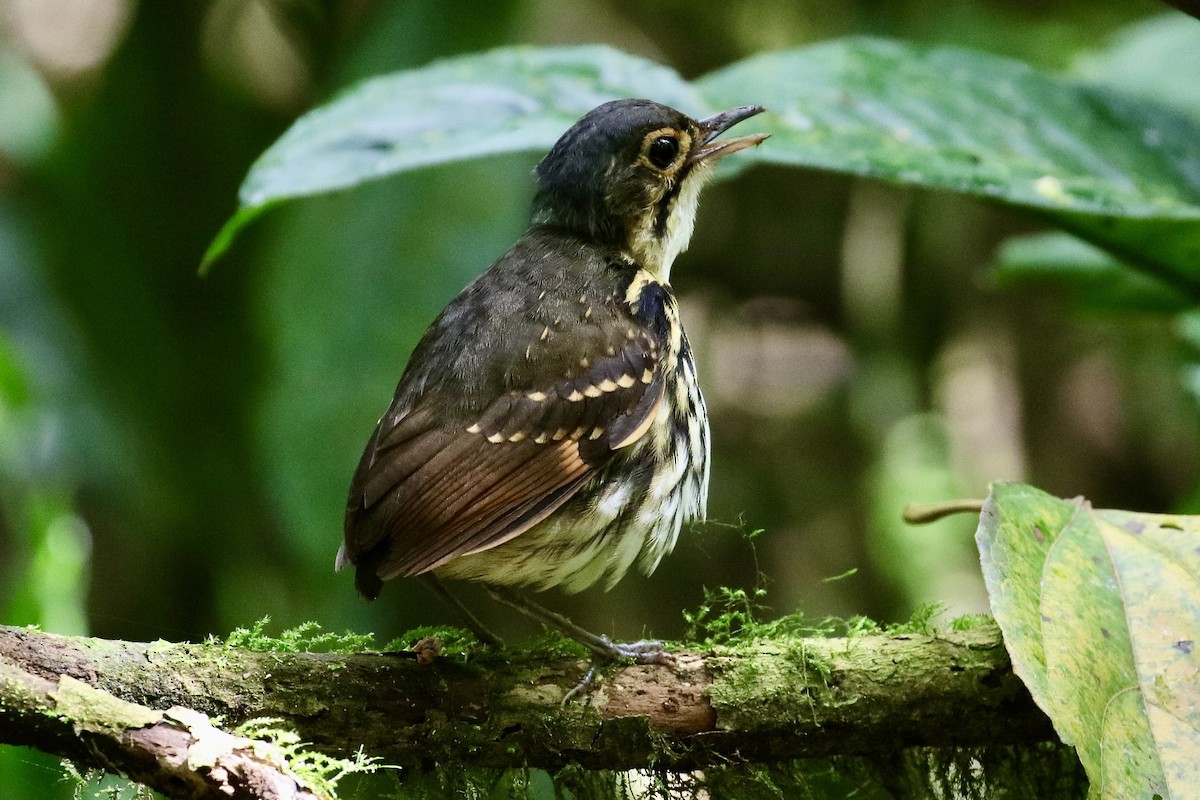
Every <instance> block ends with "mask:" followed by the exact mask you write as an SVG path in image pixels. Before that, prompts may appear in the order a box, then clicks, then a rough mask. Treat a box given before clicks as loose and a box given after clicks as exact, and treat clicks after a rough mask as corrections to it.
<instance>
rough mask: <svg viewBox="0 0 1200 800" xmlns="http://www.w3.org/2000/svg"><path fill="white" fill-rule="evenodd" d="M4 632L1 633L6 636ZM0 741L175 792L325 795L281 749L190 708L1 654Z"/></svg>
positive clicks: (287, 798) (308, 798)
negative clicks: (135, 699) (122, 693)
mask: <svg viewBox="0 0 1200 800" xmlns="http://www.w3.org/2000/svg"><path fill="white" fill-rule="evenodd" d="M0 635H3V634H0ZM0 723H3V724H2V725H0V741H3V742H8V743H10V744H22V745H28V746H30V747H36V748H38V749H40V750H45V751H46V752H49V753H53V754H55V755H59V756H63V757H65V758H70V759H71V760H73V761H75V762H76V763H78V764H84V765H88V766H94V767H99V768H102V769H106V770H109V771H111V772H120V773H122V774H124V775H127V776H129V777H130V778H132V779H134V780H136V781H138V782H140V783H144V784H146V785H147V786H150V787H151V788H154V789H157V790H159V791H161V792H163V793H164V794H166V795H168V796H169V797H177V798H188V799H189V800H191V799H192V798H194V799H195V800H229V798H255V799H258V798H261V799H262V800H324V798H326V795H324V794H321V793H319V792H317V791H314V790H313V789H311V788H309V787H307V786H305V785H304V782H303V781H302V780H300V779H299V778H297V777H296V776H295V775H292V774H290V773H289V770H288V768H287V764H286V763H285V762H284V760H283V759H282V758H281V757H280V756H279V754H278V753H276V752H274V751H272V750H271V749H270V748H269V747H266V746H264V745H263V744H262V743H258V742H253V741H251V740H249V739H245V738H241V737H236V736H231V735H230V734H228V733H225V732H224V731H222V730H219V729H218V728H215V727H213V726H212V724H211V723H210V722H209V721H208V719H207V718H206V717H205V716H204V715H203V714H198V713H197V712H195V711H192V710H190V709H187V708H179V707H175V708H169V709H167V710H165V711H155V710H153V709H150V708H147V707H145V706H142V705H138V704H136V703H131V702H127V701H125V700H121V699H120V698H117V697H114V696H113V695H112V694H109V693H108V692H106V691H104V690H102V689H97V688H95V687H93V686H91V685H89V684H88V683H85V682H83V681H80V680H78V679H76V678H74V677H72V676H71V675H69V674H63V675H60V676H56V677H54V678H47V677H43V676H41V675H37V674H34V673H31V672H27V671H25V670H24V669H22V668H21V667H19V666H17V665H15V664H13V663H11V662H9V661H7V660H6V659H4V658H0Z"/></svg>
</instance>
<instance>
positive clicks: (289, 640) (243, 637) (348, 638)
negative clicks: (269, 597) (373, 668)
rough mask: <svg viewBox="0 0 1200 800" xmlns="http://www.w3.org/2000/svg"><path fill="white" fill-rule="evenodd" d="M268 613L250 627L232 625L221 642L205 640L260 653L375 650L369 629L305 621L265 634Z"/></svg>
mask: <svg viewBox="0 0 1200 800" xmlns="http://www.w3.org/2000/svg"><path fill="white" fill-rule="evenodd" d="M270 623H271V618H270V617H263V618H262V619H260V620H258V621H257V622H255V623H254V624H253V625H251V626H250V627H249V628H234V630H233V632H232V633H230V634H229V636H227V637H225V640H224V641H223V642H222V641H221V640H219V639H216V638H214V637H210V638H209V640H208V644H212V645H222V646H224V647H227V648H230V649H239V650H254V651H257V652H262V653H345V654H351V653H361V652H364V651H366V652H371V651H375V646H374V645H375V636H374V635H373V634H370V633H353V632H351V631H345V632H344V633H333V632H331V631H323V630H321V626H320V625H319V624H317V623H316V622H304V623H301V624H300V625H297V626H296V627H294V628H288V629H286V630H284V631H283V632H282V633H280V634H279V635H278V636H270V635H268V634H267V632H266V629H267V625H269V624H270Z"/></svg>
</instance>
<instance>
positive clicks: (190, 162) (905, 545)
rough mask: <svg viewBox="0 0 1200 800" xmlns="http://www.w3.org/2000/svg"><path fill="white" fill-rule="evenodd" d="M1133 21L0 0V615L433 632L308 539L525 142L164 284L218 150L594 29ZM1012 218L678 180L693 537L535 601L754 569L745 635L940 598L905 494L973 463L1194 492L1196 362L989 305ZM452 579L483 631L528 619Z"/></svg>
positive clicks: (858, 191) (945, 581)
mask: <svg viewBox="0 0 1200 800" xmlns="http://www.w3.org/2000/svg"><path fill="white" fill-rule="evenodd" d="M1166 11H1167V9H1166V6H1164V5H1162V4H1159V3H1155V2H1151V1H1150V0H1076V1H1074V2H1047V1H1046V0H1041V1H1035V0H1018V1H1016V2H1014V0H959V2H955V3H931V2H921V1H919V0H878V1H877V2H867V1H866V0H859V1H858V2H838V3H833V2H818V1H816V0H761V1H760V2H746V3H708V4H704V3H695V2H686V3H685V2H681V1H680V0H657V1H656V2H644V1H643V0H639V1H637V2H635V0H612V1H611V2H582V1H578V0H573V1H572V2H550V0H487V2H482V0H463V1H462V2H455V3H441V2H432V0H424V1H422V2H417V1H413V2H382V1H380V0H374V1H373V0H346V1H345V2H332V0H326V1H324V2H322V1H321V0H213V1H212V2H199V0H186V1H185V2H163V1H162V0H141V1H140V2H138V1H137V0H0V621H2V622H4V623H8V624H19V625H24V624H40V625H41V626H42V627H43V628H45V629H47V630H50V631H54V632H59V633H91V634H94V635H98V636H106V637H121V638H127V639H139V640H148V639H156V638H165V639H171V640H197V639H200V638H202V637H204V636H206V635H207V634H210V633H213V634H223V633H227V632H228V631H229V630H230V629H231V628H233V627H235V626H246V625H249V624H251V623H253V622H254V621H255V620H257V619H259V618H261V617H263V616H265V615H269V616H270V617H271V618H272V620H273V623H272V629H273V630H278V629H280V628H283V627H289V626H293V625H297V624H300V623H302V622H305V621H308V620H314V621H317V622H319V623H320V624H321V625H322V626H324V627H325V628H331V629H345V628H351V629H355V630H358V631H374V632H375V633H376V634H378V636H379V637H380V639H381V640H384V641H386V640H388V639H390V638H393V637H395V636H398V635H399V634H401V633H402V632H404V631H405V630H407V629H409V628H413V627H416V626H418V625H426V624H437V623H447V622H453V621H454V618H453V617H452V616H451V615H450V614H449V613H448V612H447V611H446V610H445V609H444V608H443V607H442V606H441V605H439V604H438V603H437V602H436V601H434V600H433V599H432V598H431V597H430V596H428V595H427V594H426V593H425V592H424V590H423V589H422V588H421V587H420V586H419V585H416V584H415V582H411V581H409V582H404V581H400V582H396V583H394V584H391V585H389V586H388V587H387V590H386V591H385V593H384V595H383V597H382V598H381V599H380V600H379V601H378V602H376V603H374V604H370V605H368V604H367V603H365V602H364V601H362V600H361V599H360V598H358V597H357V596H356V595H355V594H354V591H353V588H352V579H351V577H350V576H349V575H348V574H341V575H335V574H334V573H333V572H332V563H333V555H334V552H335V550H336V549H337V546H338V543H339V539H340V535H341V534H340V531H341V515H342V509H343V505H344V499H345V491H346V488H347V485H348V482H349V478H350V475H351V472H352V471H353V468H354V465H355V463H356V462H357V459H358V456H359V454H360V452H361V448H362V446H363V444H364V443H365V441H366V438H367V436H368V435H369V433H370V431H371V428H372V426H373V424H374V422H375V420H376V418H377V417H378V416H379V414H380V413H382V411H383V410H384V408H385V407H386V405H387V403H388V400H389V398H390V396H391V392H392V390H393V388H394V386H395V382H396V379H397V378H398V377H399V374H400V372H401V370H402V369H403V366H404V363H405V360H406V358H407V355H408V353H409V352H410V351H411V349H412V347H413V346H414V344H415V343H416V341H417V338H418V337H419V335H420V333H421V332H422V330H423V329H424V327H425V326H426V325H427V324H428V323H429V322H430V321H431V320H432V318H433V317H434V316H435V315H436V313H437V312H438V310H440V308H441V307H442V305H443V304H444V303H446V302H447V301H448V300H449V299H450V298H451V297H453V295H454V294H455V293H457V291H458V290H459V289H460V288H461V287H462V286H463V285H464V284H465V283H466V282H467V281H469V280H470V279H471V278H472V277H473V276H474V275H475V274H477V273H478V272H479V271H481V270H482V269H484V268H485V267H486V266H487V264H488V263H490V261H491V260H492V259H494V258H495V257H496V256H498V255H499V254H500V253H501V252H503V250H504V249H505V248H506V247H507V246H508V245H509V244H510V243H511V242H512V241H513V240H514V239H515V238H516V237H517V236H518V235H519V234H520V233H521V231H522V230H523V228H524V226H525V222H526V207H527V204H528V201H529V199H530V197H531V190H532V182H531V175H530V173H531V170H532V167H533V165H534V164H535V163H536V160H537V156H536V155H535V154H529V155H522V156H506V157H503V158H492V159H487V160H481V161H476V162H471V163H467V164H460V165H455V166H449V167H438V168H433V169H427V170H423V171H418V172H412V173H407V174H403V175H401V176H398V177H396V178H393V179H389V180H386V181H383V182H379V183H374V184H370V185H366V186H363V187H360V188H356V189H354V190H353V191H350V192H346V193H342V194H338V195H334V196H328V197H321V198H314V199H309V200H304V201H301V202H297V203H294V204H291V205H289V206H287V207H284V208H280V209H278V210H275V211H273V212H271V213H269V214H268V215H267V216H266V217H265V219H263V220H262V221H260V222H258V223H256V224H255V225H254V226H253V227H252V228H251V230H250V231H249V233H248V234H247V235H245V236H243V237H242V238H241V239H240V240H239V241H238V243H237V244H236V246H235V247H234V249H233V251H232V252H231V253H230V254H229V255H228V256H226V257H225V258H224V259H222V260H221V261H220V262H219V263H218V264H217V265H216V267H215V268H214V269H213V270H212V272H211V274H209V275H208V276H207V277H206V278H203V279H202V278H200V277H198V276H197V266H198V264H199V261H200V258H201V255H202V254H203V252H204V249H205V247H206V246H207V244H208V242H209V241H210V239H211V238H212V236H213V235H214V234H215V233H216V231H217V230H218V228H219V227H220V225H221V223H222V222H223V221H224V220H225V219H226V218H227V217H228V216H229V215H230V214H231V213H232V212H233V210H234V208H235V204H236V190H237V186H238V184H239V182H240V180H241V178H242V177H243V176H244V175H245V173H246V170H247V169H248V167H249V165H250V163H251V162H252V160H253V159H254V158H255V156H256V155H257V154H259V153H260V152H261V151H262V150H263V149H265V148H266V147H267V146H268V145H269V144H270V143H271V142H272V141H273V140H274V139H275V138H276V137H277V136H278V135H279V134H280V133H282V131H283V130H284V129H285V128H286V127H287V126H288V125H289V123H290V122H291V121H292V120H294V119H295V118H296V117H297V116H298V115H299V114H301V113H303V112H304V111H305V110H306V109H308V108H310V107H312V106H313V105H314V104H317V103H319V102H321V101H322V100H323V99H325V98H328V97H329V96H330V95H331V94H333V93H335V92H336V91H338V90H339V89H340V88H343V87H346V86H348V85H350V84H352V83H354V82H355V81H356V80H359V79H361V78H364V77H366V76H370V75H375V74H379V73H383V72H389V71H394V70H399V69H404V68H408V67H415V66H419V65H422V64H425V63H427V62H428V61H430V60H432V59H435V58H438V57H442V56H447V55H453V54H459V53H468V52H472V51H478V50H482V49H486V48H490V47H494V46H500V45H508V44H514V43H528V44H534V45H552V44H574V43H584V42H602V43H607V44H611V45H613V46H616V47H619V48H621V49H624V50H627V51H630V52H634V53H637V54H640V55H644V56H647V57H650V58H653V59H656V60H658V61H660V62H662V63H665V64H668V65H671V66H673V67H675V68H676V69H678V70H679V71H680V72H681V73H682V74H683V75H685V76H687V77H694V76H698V75H701V74H703V73H705V72H707V71H709V70H711V69H714V68H717V67H720V66H722V65H725V64H727V63H730V62H732V61H735V60H737V59H739V58H742V57H745V56H748V55H750V54H753V53H755V52H759V51H761V50H765V49H778V48H784V47H791V46H797V45H802V44H805V43H808V42H814V41H819V40H823V39H827V38H830V37H836V36H842V35H848V34H863V33H866V34H872V35H881V36H889V37H897V38H904V39H911V40H917V41H922V42H931V43H935V42H937V43H951V44H957V45H962V46H968V47H973V48H978V49H981V50H985V51H989V52H993V53H998V54H1001V55H1006V56H1011V57H1014V58H1018V59H1021V60H1024V61H1027V62H1030V63H1031V64H1033V65H1035V66H1037V67H1039V68H1043V69H1048V70H1052V71H1063V72H1065V73H1067V74H1084V73H1086V67H1087V64H1088V63H1089V61H1088V59H1089V58H1091V57H1092V56H1093V55H1094V54H1095V53H1097V52H1101V51H1104V50H1105V49H1106V48H1109V47H1110V46H1112V44H1113V43H1114V42H1115V41H1119V38H1120V36H1121V32H1122V31H1123V30H1126V29H1127V28H1128V26H1130V25H1133V24H1136V23H1138V22H1140V21H1143V20H1145V19H1147V18H1149V17H1151V16H1154V15H1159V14H1163V13H1166ZM1171 24H1176V25H1197V24H1200V23H1197V22H1196V21H1194V20H1190V19H1188V18H1186V17H1183V16H1177V18H1176V19H1175V21H1174V22H1173V23H1171ZM1197 66H1200V63H1198V64H1197ZM1185 72H1186V71H1185ZM1192 74H1193V75H1194V74H1195V73H1194V72H1193V73H1192ZM754 100H755V98H753V97H746V98H745V102H754ZM1040 229H1041V228H1040V223H1039V222H1038V221H1037V220H1036V219H1033V218H1031V217H1028V216H1023V215H1021V214H1020V213H1018V212H1015V211H1012V210H1011V209H1003V208H1000V207H996V206H992V205H988V204H984V203H981V202H978V201H974V200H971V199H966V198H963V197H960V196H955V195H948V194H938V193H932V192H923V191H916V190H911V189H899V188H895V187H890V186H886V185H883V184H879V183H875V182H871V181H867V180H860V179H850V178H846V177H844V176H838V175H830V174H822V173H818V172H811V171H804V170H796V169H777V168H769V169H768V168H758V169H754V170H750V171H747V172H745V173H743V174H741V175H739V176H738V177H737V178H736V179H734V180H731V181H728V182H724V183H722V184H720V185H718V186H714V187H712V188H710V189H709V190H708V191H707V192H706V195H705V198H704V201H703V202H702V204H701V212H700V219H699V222H698V229H697V234H696V236H695V239H694V240H693V244H692V247H691V250H690V251H689V252H688V253H686V254H685V255H684V256H683V257H681V259H680V261H679V262H678V263H677V265H676V269H675V285H676V289H677V291H678V292H679V294H680V296H681V298H682V303H683V305H684V316H685V322H686V324H687V327H688V330H689V333H690V336H691V338H692V341H693V344H694V345H695V348H696V350H697V353H698V360H699V364H700V376H701V383H702V385H703V387H704V390H705V392H706V394H707V396H708V399H709V407H710V410H711V413H712V424H713V430H714V444H713V457H714V466H713V475H712V496H711V498H710V502H709V517H710V522H709V524H707V525H702V526H696V527H695V528H694V529H692V530H691V531H690V532H688V533H687V534H686V535H685V536H684V537H683V538H682V539H681V542H680V545H679V547H678V548H677V550H676V553H675V555H673V556H672V557H671V558H669V559H667V560H666V561H665V562H664V563H663V566H662V567H661V568H660V569H659V571H658V572H657V573H656V574H655V575H654V576H653V577H651V578H642V577H640V576H634V577H630V578H627V579H626V580H625V581H623V582H622V583H621V584H620V585H619V586H618V587H617V588H616V589H615V590H613V591H612V592H610V593H607V594H606V593H604V592H602V591H599V590H594V591H589V592H586V593H584V594H581V595H578V596H573V597H572V596H566V595H560V594H557V593H554V592H551V593H548V594H547V595H546V596H545V597H544V598H543V599H544V600H545V602H546V603H547V604H549V605H552V606H554V607H556V608H559V609H561V610H563V611H566V612H567V613H569V614H571V615H572V616H573V617H574V618H576V619H577V620H578V621H579V622H581V623H583V624H584V625H586V626H589V627H591V628H593V629H596V630H599V631H602V632H607V633H610V634H613V635H615V636H618V637H624V638H630V637H640V636H643V635H645V634H653V635H657V636H665V637H678V636H680V635H681V634H682V633H683V630H684V627H685V626H684V621H683V616H682V613H681V612H682V611H683V610H684V609H689V608H695V607H696V606H698V605H699V604H700V603H701V602H702V599H703V596H704V589H705V587H708V588H713V587H718V586H732V587H743V588H749V587H754V586H758V585H763V586H765V587H766V589H767V595H766V598H765V601H764V602H765V603H766V604H767V605H768V606H770V607H771V608H772V609H774V610H775V611H776V612H785V611H794V610H803V611H804V612H805V613H807V614H810V615H812V616H813V618H814V620H817V619H820V618H822V617H824V616H827V615H832V616H838V617H848V616H850V615H854V614H866V615H870V616H872V617H874V618H876V619H881V620H884V621H891V620H897V619H904V618H906V617H907V616H908V614H909V613H910V612H911V611H912V609H913V608H914V607H916V606H917V605H918V604H921V603H931V602H936V603H942V604H944V605H945V606H946V607H947V609H948V612H949V613H950V614H957V613H965V612H976V611H983V610H984V609H985V608H986V602H985V598H984V595H983V590H982V584H981V581H980V578H979V574H978V562H977V560H976V557H975V555H974V545H973V540H972V533H973V529H974V521H973V520H972V519H970V518H957V519H952V520H948V521H945V522H941V523H938V524H936V525H932V526H929V527H925V528H910V527H907V526H905V525H904V524H903V523H902V522H901V521H900V513H901V510H902V508H903V505H904V504H905V503H906V502H910V501H931V500H939V499H949V498H958V497H982V496H983V495H984V494H985V492H986V487H987V483H988V482H989V481H991V480H995V479H1010V480H1026V481H1029V482H1031V483H1034V484H1036V485H1037V486H1039V487H1041V488H1043V489H1046V490H1048V491H1051V492H1054V493H1057V494H1060V495H1063V496H1073V495H1077V494H1082V495H1086V496H1087V497H1089V498H1091V499H1092V500H1093V501H1094V502H1095V503H1096V504H1097V505H1100V506H1106V507H1122V508H1129V509H1136V510H1152V511H1189V510H1190V511H1193V512H1194V511H1197V510H1198V509H1200V493H1198V490H1197V487H1198V483H1200V482H1198V477H1197V476H1198V472H1200V426H1198V419H1200V415H1198V413H1197V412H1198V408H1197V396H1196V393H1195V392H1196V390H1197V385H1200V380H1197V378H1196V373H1195V372H1192V373H1189V372H1188V370H1189V369H1194V368H1193V367H1191V365H1192V364H1194V362H1195V361H1196V360H1197V358H1196V353H1195V352H1194V351H1192V350H1190V349H1189V348H1188V346H1187V345H1186V344H1185V341H1184V340H1183V339H1181V338H1180V337H1179V336H1178V335H1177V333H1178V331H1177V330H1176V327H1175V326H1176V325H1177V321H1176V320H1173V319H1171V318H1168V317H1157V316H1154V315H1151V314H1137V315H1134V314H1129V313H1118V312H1110V313H1101V312H1097V311H1095V310H1092V311H1086V310H1084V311H1081V310H1080V309H1079V307H1078V305H1077V304H1075V303H1074V302H1073V301H1072V298H1071V296H1070V295H1068V294H1066V293H1064V292H1063V291H1061V290H1059V289H1058V288H1055V287H1047V286H1037V285H1004V286H1000V285H997V282H996V281H995V280H994V279H993V276H992V273H991V272H990V269H989V268H990V266H991V264H992V263H993V262H994V259H995V257H996V253H997V248H998V246H999V245H1000V244H1001V243H1002V242H1004V241H1005V240H1006V239H1007V238H1008V237H1010V236H1012V235H1015V234H1020V233H1028V232H1033V231H1037V230H1040ZM1189 375H1190V377H1189ZM1189 387H1190V388H1189ZM756 531H761V533H758V534H757V535H754V536H751V535H750V534H751V533H752V532H756ZM462 593H463V595H464V596H465V598H466V599H467V600H468V602H470V603H472V604H474V605H476V606H477V607H478V609H479V613H480V616H481V617H482V618H483V619H484V620H485V621H487V622H488V623H489V624H491V625H492V626H494V627H495V628H496V629H497V630H498V632H500V633H502V634H506V635H508V636H513V637H517V638H520V637H522V636H526V635H528V634H530V633H531V632H532V631H533V628H532V626H531V625H530V624H529V623H528V622H526V621H524V620H514V619H511V616H510V612H508V611H507V610H505V609H503V608H501V607H498V606H495V605H494V604H492V603H491V602H490V601H488V600H487V599H486V598H484V597H483V596H482V593H481V592H479V591H478V590H477V589H476V588H474V587H463V592H462ZM39 774H41V775H43V776H45V775H51V776H53V775H55V774H57V770H56V768H55V766H54V765H53V763H52V762H46V761H45V760H44V759H43V760H39V759H38V758H37V757H36V756H34V755H31V754H29V753H27V752H19V753H18V752H16V751H12V750H5V751H3V752H0V796H5V797H7V796H9V795H8V794H6V792H7V791H9V790H10V789H11V790H12V791H16V792H17V794H16V795H13V796H50V795H52V794H53V793H56V792H59V791H61V787H60V788H59V789H55V788H52V786H51V782H50V780H49V779H43V778H38V777H37V775H39ZM22 792H26V794H22Z"/></svg>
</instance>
